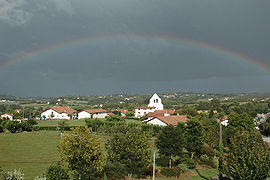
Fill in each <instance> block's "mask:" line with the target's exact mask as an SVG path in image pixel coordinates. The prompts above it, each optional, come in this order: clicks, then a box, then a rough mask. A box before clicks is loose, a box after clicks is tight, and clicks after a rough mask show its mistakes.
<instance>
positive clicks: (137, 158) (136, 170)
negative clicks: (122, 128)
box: [108, 131, 151, 176]
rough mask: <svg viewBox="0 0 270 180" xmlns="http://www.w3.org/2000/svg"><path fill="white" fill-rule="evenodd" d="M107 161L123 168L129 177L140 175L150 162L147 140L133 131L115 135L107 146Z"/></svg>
mask: <svg viewBox="0 0 270 180" xmlns="http://www.w3.org/2000/svg"><path fill="white" fill-rule="evenodd" d="M108 160H109V162H111V163H113V164H118V165H119V167H122V168H124V169H125V171H126V173H127V174H128V175H129V176H132V175H133V174H135V175H140V174H141V172H142V170H144V169H145V168H146V167H147V166H148V165H149V163H150V160H151V149H150V145H149V143H148V141H147V138H146V137H145V136H143V135H142V134H140V133H138V132H135V131H132V132H131V131H130V132H126V134H124V135H121V136H120V135H115V136H114V137H113V138H112V139H111V140H110V141H109V144H108Z"/></svg>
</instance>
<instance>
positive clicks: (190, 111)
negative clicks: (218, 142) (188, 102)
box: [180, 106, 197, 117]
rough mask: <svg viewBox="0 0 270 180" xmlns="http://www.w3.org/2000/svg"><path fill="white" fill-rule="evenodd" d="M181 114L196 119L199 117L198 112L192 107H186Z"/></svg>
mask: <svg viewBox="0 0 270 180" xmlns="http://www.w3.org/2000/svg"><path fill="white" fill-rule="evenodd" d="M180 114H183V115H188V116H192V117H194V116H196V115H197V111H196V109H195V108H193V107H191V106H184V107H183V109H182V110H181V111H180Z"/></svg>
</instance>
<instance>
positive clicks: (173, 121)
mask: <svg viewBox="0 0 270 180" xmlns="http://www.w3.org/2000/svg"><path fill="white" fill-rule="evenodd" d="M155 118H157V119H159V120H161V121H162V122H164V123H166V124H167V125H173V126H177V124H178V123H179V122H183V123H186V122H187V121H188V117H187V115H179V116H159V117H154V118H152V119H150V120H148V121H147V122H149V121H151V120H153V119H155Z"/></svg>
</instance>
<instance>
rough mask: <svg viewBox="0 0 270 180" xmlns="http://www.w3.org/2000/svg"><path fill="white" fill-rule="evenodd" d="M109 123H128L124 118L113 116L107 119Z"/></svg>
mask: <svg viewBox="0 0 270 180" xmlns="http://www.w3.org/2000/svg"><path fill="white" fill-rule="evenodd" d="M106 119H107V121H126V120H125V119H124V118H122V117H121V116H117V115H113V116H107V117H106Z"/></svg>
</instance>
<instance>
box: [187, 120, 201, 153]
mask: <svg viewBox="0 0 270 180" xmlns="http://www.w3.org/2000/svg"><path fill="white" fill-rule="evenodd" d="M185 128H186V130H185V138H186V141H187V150H188V152H190V154H191V158H193V156H194V154H195V155H198V156H199V155H201V153H202V149H203V144H204V139H203V133H204V132H203V126H202V125H201V123H200V122H199V121H198V120H197V119H191V120H189V121H188V122H187V125H186V127H185Z"/></svg>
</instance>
